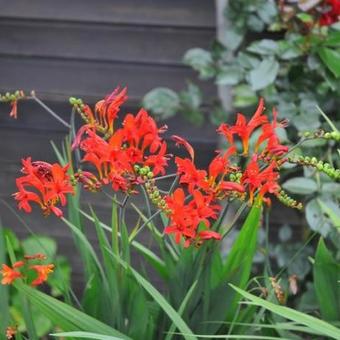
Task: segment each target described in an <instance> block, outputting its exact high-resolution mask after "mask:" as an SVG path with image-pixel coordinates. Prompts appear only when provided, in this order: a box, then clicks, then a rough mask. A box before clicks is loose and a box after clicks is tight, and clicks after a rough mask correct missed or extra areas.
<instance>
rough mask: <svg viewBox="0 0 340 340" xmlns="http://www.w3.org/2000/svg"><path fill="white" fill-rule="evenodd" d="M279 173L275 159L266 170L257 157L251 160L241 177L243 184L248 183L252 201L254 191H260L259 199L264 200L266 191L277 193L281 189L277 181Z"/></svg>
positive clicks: (251, 200)
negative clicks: (260, 165)
mask: <svg viewBox="0 0 340 340" xmlns="http://www.w3.org/2000/svg"><path fill="white" fill-rule="evenodd" d="M278 179H279V173H278V172H277V166H276V163H275V162H274V161H273V162H272V163H271V164H269V166H267V167H266V168H265V169H264V170H262V171H261V170H260V167H259V165H258V163H257V159H256V157H253V159H252V160H251V161H250V162H249V164H248V165H247V168H246V170H245V171H244V174H243V176H242V178H241V184H242V185H244V186H246V185H248V190H249V198H250V202H251V203H252V202H253V200H254V193H255V191H256V190H258V191H259V199H260V200H262V199H263V198H264V195H265V194H266V193H268V192H269V193H276V192H278V190H279V185H278V183H277V181H278Z"/></svg>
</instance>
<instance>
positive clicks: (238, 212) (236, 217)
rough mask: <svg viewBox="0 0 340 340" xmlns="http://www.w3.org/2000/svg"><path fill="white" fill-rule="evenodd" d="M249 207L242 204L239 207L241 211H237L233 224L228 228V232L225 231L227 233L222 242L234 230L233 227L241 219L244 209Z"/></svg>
mask: <svg viewBox="0 0 340 340" xmlns="http://www.w3.org/2000/svg"><path fill="white" fill-rule="evenodd" d="M246 207H247V203H242V205H241V206H240V207H239V209H238V210H237V212H236V214H235V216H234V218H233V220H232V221H231V223H230V224H229V226H228V227H227V230H226V231H225V233H224V234H223V235H222V240H223V239H224V238H225V237H226V236H227V235H228V234H229V233H230V231H231V230H232V229H233V227H234V226H235V224H236V222H237V220H238V219H239V217H240V216H241V214H242V213H243V211H244V209H245V208H246Z"/></svg>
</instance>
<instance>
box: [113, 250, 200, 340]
mask: <svg viewBox="0 0 340 340" xmlns="http://www.w3.org/2000/svg"><path fill="white" fill-rule="evenodd" d="M107 251H108V252H109V253H110V254H111V255H112V257H113V258H114V259H115V260H116V261H118V262H119V263H120V264H121V265H122V266H123V267H124V268H126V269H129V270H130V271H131V273H132V274H133V276H134V277H135V279H136V280H137V281H138V283H139V284H140V285H141V286H142V287H143V288H144V289H145V290H146V291H147V292H148V293H149V294H150V296H151V297H152V298H153V299H154V300H155V301H156V302H157V303H158V304H159V306H160V307H161V308H162V309H163V311H164V312H165V313H166V314H167V315H168V317H169V318H170V319H171V320H172V322H173V323H174V324H175V325H176V327H177V328H178V329H179V331H180V332H181V333H182V334H183V338H184V339H186V340H195V339H197V338H196V336H195V335H194V334H193V333H192V331H191V329H190V328H189V327H188V325H187V324H186V323H185V321H184V320H183V319H182V317H181V316H180V315H179V314H178V313H177V312H176V311H175V309H174V308H173V307H172V306H171V305H170V304H169V302H168V301H166V299H165V298H164V297H163V296H162V294H161V293H160V292H159V291H158V290H157V289H156V288H155V287H154V286H153V285H152V284H151V283H150V282H149V281H147V280H146V279H145V278H144V277H143V276H142V275H140V274H139V273H138V272H137V271H136V270H134V269H133V268H132V267H131V266H129V265H128V264H127V263H126V262H124V261H123V260H122V259H120V258H119V257H117V256H115V255H114V254H113V253H112V252H111V251H110V250H109V249H107Z"/></svg>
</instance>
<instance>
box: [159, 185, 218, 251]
mask: <svg viewBox="0 0 340 340" xmlns="http://www.w3.org/2000/svg"><path fill="white" fill-rule="evenodd" d="M188 199H190V202H188V203H186V202H185V201H186V197H185V194H184V191H183V189H181V188H178V189H176V190H175V192H174V193H173V195H172V196H168V197H166V198H165V200H166V203H167V210H168V212H167V214H168V216H169V219H170V224H169V226H167V227H166V228H165V233H166V234H172V233H173V234H174V235H175V241H176V243H179V242H180V241H181V240H182V239H184V241H185V242H184V246H185V247H188V246H189V245H190V244H191V243H193V242H194V243H195V242H196V241H197V240H196V237H197V229H198V227H199V226H200V225H205V227H209V226H210V221H209V220H210V219H216V218H217V213H218V211H219V210H220V206H219V205H217V204H214V200H213V196H211V195H206V194H204V193H202V192H200V191H199V190H195V191H194V192H193V193H192V197H191V198H190V197H188ZM169 211H170V212H169Z"/></svg>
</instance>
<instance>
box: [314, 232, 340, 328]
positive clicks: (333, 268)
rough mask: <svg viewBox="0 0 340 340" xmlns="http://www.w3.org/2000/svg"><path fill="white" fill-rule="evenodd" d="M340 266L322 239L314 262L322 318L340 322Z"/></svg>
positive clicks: (315, 286) (315, 282)
mask: <svg viewBox="0 0 340 340" xmlns="http://www.w3.org/2000/svg"><path fill="white" fill-rule="evenodd" d="M339 282H340V264H339V263H337V262H336V261H335V260H334V259H333V257H332V255H331V253H330V252H329V250H328V249H327V247H326V245H325V243H324V241H323V239H322V238H320V241H319V244H318V248H317V250H316V255H315V262H314V288H315V292H316V297H317V299H318V301H319V305H320V311H321V315H322V318H323V319H324V320H327V321H339V320H340V283H339Z"/></svg>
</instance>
